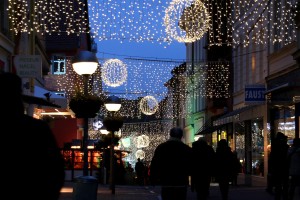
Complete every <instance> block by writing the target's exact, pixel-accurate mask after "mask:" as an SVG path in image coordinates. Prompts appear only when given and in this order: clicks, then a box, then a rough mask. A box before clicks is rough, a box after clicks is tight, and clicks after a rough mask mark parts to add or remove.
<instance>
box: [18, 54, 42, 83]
mask: <svg viewBox="0 0 300 200" xmlns="http://www.w3.org/2000/svg"><path fill="white" fill-rule="evenodd" d="M13 63H14V67H15V69H16V73H17V74H18V75H19V76H20V77H21V78H41V77H42V58H41V56H39V55H16V56H14V57H13Z"/></svg>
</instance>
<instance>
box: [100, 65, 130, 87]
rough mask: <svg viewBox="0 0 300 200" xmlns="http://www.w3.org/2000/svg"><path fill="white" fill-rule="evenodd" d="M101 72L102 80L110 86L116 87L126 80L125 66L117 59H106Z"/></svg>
mask: <svg viewBox="0 0 300 200" xmlns="http://www.w3.org/2000/svg"><path fill="white" fill-rule="evenodd" d="M101 73H102V74H101V76H102V80H103V82H104V83H105V84H106V85H108V86H111V87H118V86H120V85H122V84H123V83H124V82H125V81H126V80H127V66H126V65H125V64H124V63H123V62H122V61H121V60H119V59H109V60H107V61H106V62H105V63H104V64H103V66H102V69H101Z"/></svg>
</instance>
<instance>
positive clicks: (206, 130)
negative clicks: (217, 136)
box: [196, 120, 223, 135]
mask: <svg viewBox="0 0 300 200" xmlns="http://www.w3.org/2000/svg"><path fill="white" fill-rule="evenodd" d="M222 126H223V125H218V126H213V124H212V121H211V120H208V121H207V122H205V123H204V125H203V126H202V127H201V128H200V129H199V131H198V132H197V133H196V135H205V134H210V133H213V132H215V131H217V130H219V129H220V128H221V127H222Z"/></svg>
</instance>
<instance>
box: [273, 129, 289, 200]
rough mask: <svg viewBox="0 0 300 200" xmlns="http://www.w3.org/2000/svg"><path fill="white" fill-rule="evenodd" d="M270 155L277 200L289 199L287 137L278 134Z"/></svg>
mask: <svg viewBox="0 0 300 200" xmlns="http://www.w3.org/2000/svg"><path fill="white" fill-rule="evenodd" d="M271 145H272V147H271V153H270V170H271V174H272V180H273V184H274V187H275V200H280V199H287V198H288V184H289V183H288V182H289V164H288V151H289V146H288V144H287V136H286V135H284V134H283V133H281V132H278V133H276V136H275V138H274V140H273V141H272V144H271Z"/></svg>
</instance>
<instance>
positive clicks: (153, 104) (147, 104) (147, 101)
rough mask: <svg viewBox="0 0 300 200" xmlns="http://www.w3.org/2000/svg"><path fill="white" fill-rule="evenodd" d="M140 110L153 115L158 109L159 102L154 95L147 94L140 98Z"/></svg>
mask: <svg viewBox="0 0 300 200" xmlns="http://www.w3.org/2000/svg"><path fill="white" fill-rule="evenodd" d="M139 104H140V110H141V112H142V113H144V114H145V115H153V114H154V113H155V112H156V111H157V109H158V102H157V100H156V99H155V98H154V97H153V96H149V95H148V96H145V97H143V98H142V99H141V100H140V103H139Z"/></svg>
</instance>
